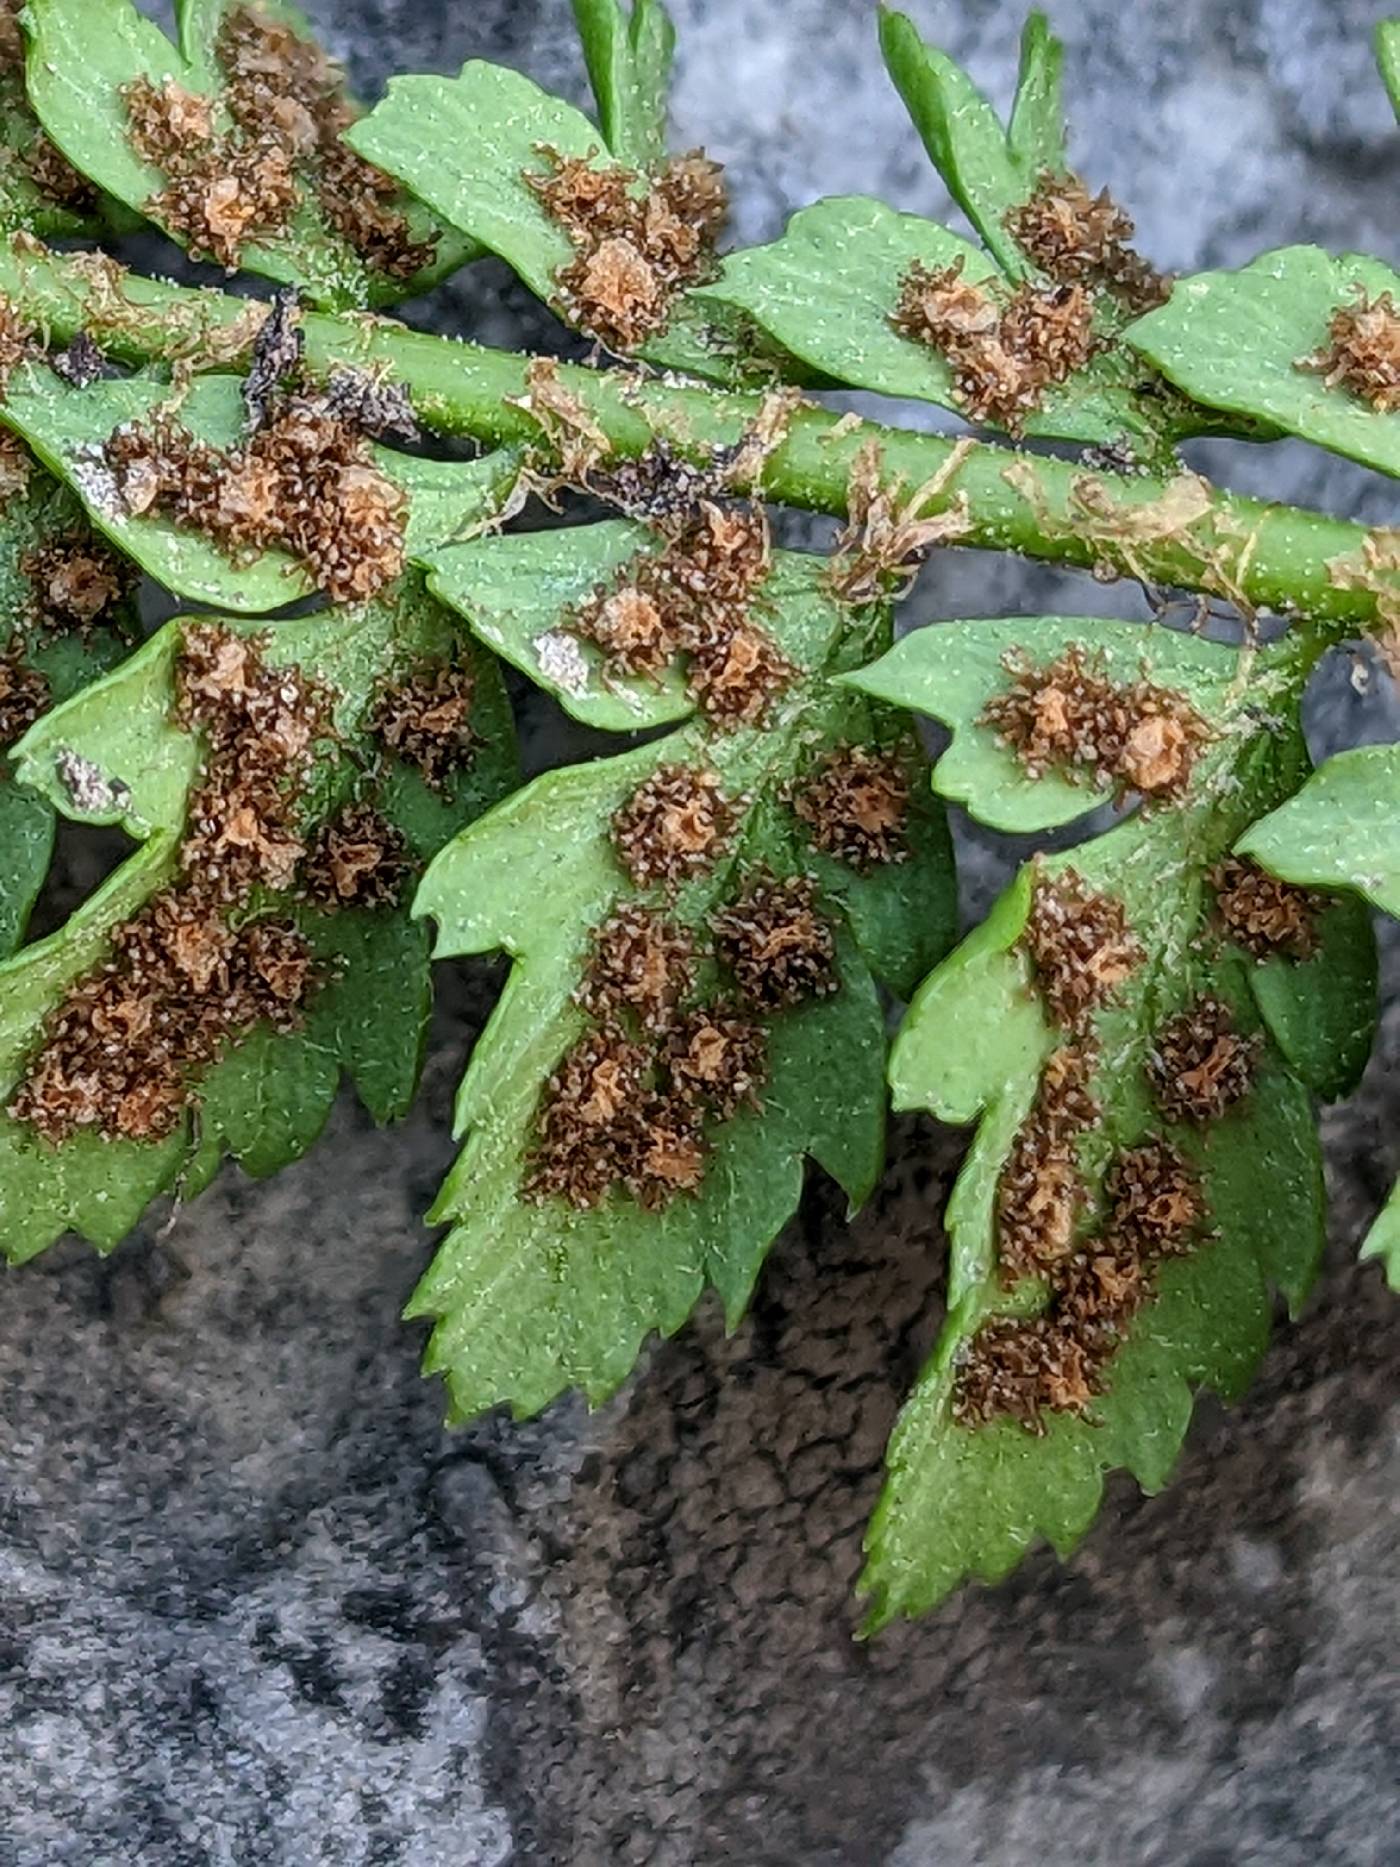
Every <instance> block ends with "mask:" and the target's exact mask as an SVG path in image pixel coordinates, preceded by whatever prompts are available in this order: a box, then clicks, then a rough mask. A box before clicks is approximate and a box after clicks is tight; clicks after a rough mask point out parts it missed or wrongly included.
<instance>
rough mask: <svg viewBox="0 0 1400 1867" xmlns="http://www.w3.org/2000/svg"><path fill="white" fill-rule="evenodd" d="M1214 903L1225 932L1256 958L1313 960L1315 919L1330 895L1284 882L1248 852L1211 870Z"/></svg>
mask: <svg viewBox="0 0 1400 1867" xmlns="http://www.w3.org/2000/svg"><path fill="white" fill-rule="evenodd" d="M1210 885H1211V887H1212V888H1213V889H1214V890H1215V904H1216V907H1217V908H1218V909H1219V910H1220V918H1221V920H1222V921H1223V922H1224V923H1225V928H1226V931H1227V932H1228V934H1229V936H1230V938H1231V939H1232V940H1233V941H1234V942H1235V944H1236V945H1237V946H1242V947H1243V948H1244V950H1245V951H1246V953H1251V954H1252V955H1253V956H1254V958H1255V959H1277V958H1279V957H1282V958H1285V959H1295V960H1304V959H1311V958H1312V956H1313V954H1314V953H1316V951H1317V945H1318V934H1317V920H1318V916H1319V915H1320V914H1322V913H1323V912H1324V911H1325V910H1326V907H1327V897H1326V896H1325V895H1324V894H1322V893H1321V892H1320V891H1319V890H1317V889H1315V888H1299V887H1296V886H1295V885H1294V884H1293V883H1292V882H1281V881H1280V880H1279V879H1278V877H1277V876H1276V875H1270V874H1269V872H1268V870H1267V869H1261V868H1260V867H1259V865H1258V863H1257V862H1251V861H1250V860H1249V859H1248V857H1246V856H1227V857H1226V858H1225V860H1224V861H1223V862H1220V863H1217V864H1216V866H1215V868H1213V869H1212V870H1211V872H1210Z"/></svg>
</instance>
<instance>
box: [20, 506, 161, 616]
mask: <svg viewBox="0 0 1400 1867" xmlns="http://www.w3.org/2000/svg"><path fill="white" fill-rule="evenodd" d="M20 570H21V572H22V573H23V575H24V576H26V577H27V578H28V579H29V582H30V585H31V587H32V589H33V591H34V606H35V611H36V615H37V619H38V621H39V623H40V625H41V626H42V627H45V628H49V629H60V630H63V629H67V630H76V631H77V632H79V633H81V634H85V633H86V632H87V631H88V630H89V629H91V628H93V627H95V625H96V624H97V623H99V622H101V621H103V620H104V619H107V618H109V617H110V616H111V613H112V611H113V610H114V609H115V608H116V607H117V605H118V604H119V603H120V602H121V600H122V598H123V597H124V596H125V595H126V593H127V591H128V590H129V589H130V588H131V585H132V583H133V582H134V575H133V572H132V570H131V567H130V566H129V565H128V564H127V563H126V562H125V560H124V559H122V558H119V557H118V556H117V555H116V553H115V552H113V551H111V550H110V549H109V548H108V547H107V546H106V545H105V544H103V543H102V541H101V540H100V539H98V538H97V537H95V536H94V534H93V533H92V532H90V531H85V530H84V531H73V532H67V533H65V534H64V535H63V536H62V537H58V538H50V539H48V540H46V541H45V543H43V544H42V545H38V546H36V548H35V549H34V550H33V551H29V552H26V553H25V555H24V557H23V558H21V560H20Z"/></svg>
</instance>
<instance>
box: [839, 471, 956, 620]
mask: <svg viewBox="0 0 1400 1867" xmlns="http://www.w3.org/2000/svg"><path fill="white" fill-rule="evenodd" d="M975 446H976V443H975V442H974V441H972V440H970V439H968V438H967V437H964V438H963V439H962V440H960V441H957V442H956V443H955V444H954V446H953V448H952V450H951V451H950V453H949V455H948V458H947V459H946V460H945V461H944V462H943V465H942V466H941V467H940V468H939V469H938V471H937V472H936V473H934V474H932V475H931V476H930V477H929V478H928V479H927V480H925V481H924V483H923V485H922V486H920V487H918V488H917V489H916V490H915V491H914V492H912V493H910V494H909V495H908V496H907V497H906V496H905V492H904V482H903V480H902V478H899V477H896V478H895V479H894V480H892V481H890V482H889V484H888V485H887V484H885V481H884V476H883V466H884V454H883V451H882V449H881V447H880V444H879V442H878V441H876V440H873V439H872V440H869V441H866V442H865V443H864V444H863V445H862V446H861V447H860V448H859V449H858V450H857V452H856V455H855V458H854V459H853V460H852V462H851V477H850V481H849V484H848V488H847V494H846V513H847V520H846V525H845V528H844V529H843V530H842V532H841V533H840V535H839V537H838V538H837V540H836V546H835V550H834V553H833V555H832V560H831V568H830V580H831V588H832V590H833V592H834V593H835V595H836V596H837V597H839V598H840V600H841V601H842V602H843V603H853V604H861V603H873V602H878V601H879V600H880V598H881V597H883V596H888V595H890V594H891V593H893V594H894V595H897V596H898V595H902V594H903V593H904V592H905V591H907V589H908V588H909V586H910V584H912V583H913V581H914V578H915V577H916V576H917V575H918V572H919V568H920V566H921V565H922V564H923V562H924V559H925V558H926V557H927V556H928V554H929V552H930V551H932V550H933V549H934V547H935V546H936V545H940V544H950V543H952V542H954V541H955V540H956V539H958V538H961V537H963V536H964V535H965V534H966V533H967V532H968V531H969V530H970V529H971V524H972V521H971V517H970V515H969V511H968V503H967V495H966V494H965V493H958V494H956V495H955V496H954V497H953V498H952V499H951V500H950V501H949V502H948V503H947V504H946V505H945V506H944V507H943V509H942V510H941V511H937V512H931V511H930V510H929V508H930V507H931V506H933V505H935V504H936V503H937V502H938V501H939V500H941V499H942V497H943V495H944V493H945V492H946V491H947V489H948V486H949V485H950V483H951V482H952V480H953V479H954V478H955V477H956V476H957V474H958V472H959V470H960V469H961V467H962V464H963V462H964V461H965V460H966V459H967V457H968V455H969V453H971V452H972V450H973V448H974V447H975Z"/></svg>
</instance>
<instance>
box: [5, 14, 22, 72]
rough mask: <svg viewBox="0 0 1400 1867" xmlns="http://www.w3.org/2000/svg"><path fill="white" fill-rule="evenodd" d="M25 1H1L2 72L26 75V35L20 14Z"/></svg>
mask: <svg viewBox="0 0 1400 1867" xmlns="http://www.w3.org/2000/svg"><path fill="white" fill-rule="evenodd" d="M23 5H24V0H0V71H4V72H15V73H18V74H19V75H21V76H22V75H23V73H24V34H23V32H22V31H21V30H20V23H19V14H20V8H21V7H22V6H23Z"/></svg>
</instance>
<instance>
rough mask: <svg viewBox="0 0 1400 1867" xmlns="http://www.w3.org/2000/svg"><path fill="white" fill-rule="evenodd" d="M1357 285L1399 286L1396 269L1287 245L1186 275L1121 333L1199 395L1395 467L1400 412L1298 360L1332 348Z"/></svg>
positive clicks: (1369, 462) (1385, 469)
mask: <svg viewBox="0 0 1400 1867" xmlns="http://www.w3.org/2000/svg"><path fill="white" fill-rule="evenodd" d="M1358 288H1359V289H1360V290H1361V291H1363V292H1365V293H1367V294H1368V295H1369V296H1371V297H1372V298H1374V297H1376V296H1377V295H1379V294H1380V293H1383V292H1391V293H1395V294H1397V295H1400V273H1396V272H1393V271H1392V270H1391V268H1390V267H1389V266H1385V265H1382V264H1381V262H1380V260H1378V259H1367V258H1365V257H1364V256H1362V255H1360V254H1355V253H1350V254H1345V255H1343V256H1342V257H1341V258H1340V259H1333V258H1332V257H1331V256H1330V255H1329V254H1327V253H1324V252H1322V251H1321V250H1320V249H1319V248H1318V247H1315V246H1285V247H1280V248H1278V249H1277V251H1275V252H1272V253H1264V254H1263V255H1261V257H1260V258H1258V259H1256V260H1254V261H1253V262H1252V263H1251V264H1250V265H1248V266H1244V267H1242V268H1241V269H1240V270H1239V271H1238V272H1199V273H1196V274H1194V275H1193V276H1192V277H1190V278H1186V279H1179V280H1178V281H1177V283H1176V285H1175V287H1174V289H1173V291H1172V295H1171V297H1170V299H1168V301H1167V303H1166V304H1165V305H1163V306H1161V307H1160V309H1158V310H1156V311H1149V312H1148V313H1147V315H1146V316H1145V317H1141V318H1138V319H1137V320H1136V322H1135V323H1133V324H1130V325H1129V326H1128V328H1127V330H1126V331H1125V333H1124V339H1125V341H1126V342H1127V343H1129V344H1131V345H1132V346H1133V348H1134V349H1135V350H1137V351H1138V352H1139V354H1140V355H1142V356H1144V357H1146V358H1147V359H1148V361H1149V362H1151V363H1153V364H1155V365H1156V367H1157V368H1158V369H1159V370H1161V372H1162V374H1163V375H1164V376H1165V377H1166V378H1167V380H1168V381H1169V382H1172V383H1175V384H1176V386H1177V388H1178V389H1180V390H1182V391H1183V392H1184V393H1185V394H1186V395H1188V396H1190V397H1191V398H1192V399H1193V400H1194V401H1197V402H1203V403H1205V404H1206V405H1207V406H1208V407H1210V408H1219V409H1225V410H1228V411H1229V412H1230V413H1231V414H1232V415H1246V416H1251V417H1253V418H1255V419H1257V420H1259V421H1264V422H1267V423H1269V424H1271V425H1272V426H1274V427H1276V428H1280V429H1282V430H1283V431H1284V433H1286V434H1296V435H1298V436H1300V437H1301V438H1302V439H1303V440H1305V441H1312V442H1315V443H1316V445H1317V446H1319V447H1325V448H1328V449H1329V450H1330V451H1331V452H1332V453H1334V454H1344V455H1346V456H1347V457H1348V458H1349V459H1351V460H1359V461H1360V462H1361V464H1362V465H1363V466H1366V467H1375V468H1377V469H1378V470H1379V471H1380V472H1382V473H1392V474H1400V413H1397V414H1382V413H1380V411H1379V410H1377V409H1374V408H1372V407H1371V406H1370V405H1369V404H1368V403H1367V402H1366V401H1364V400H1363V399H1362V398H1361V397H1360V396H1358V395H1355V394H1353V393H1352V391H1351V390H1350V389H1348V388H1346V387H1345V386H1344V385H1343V384H1341V383H1338V384H1335V385H1334V386H1332V387H1330V388H1329V387H1328V386H1327V384H1326V382H1325V381H1324V379H1323V374H1322V372H1321V371H1319V370H1316V369H1309V368H1304V367H1302V365H1303V363H1304V362H1305V360H1306V359H1307V358H1310V357H1315V356H1318V355H1319V354H1321V353H1323V352H1325V351H1326V349H1327V347H1328V329H1327V326H1328V321H1329V319H1330V317H1331V315H1332V313H1333V312H1334V311H1336V310H1339V309H1340V308H1342V307H1343V306H1347V305H1351V304H1354V303H1355V302H1356V294H1357V290H1358Z"/></svg>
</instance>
